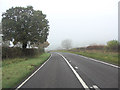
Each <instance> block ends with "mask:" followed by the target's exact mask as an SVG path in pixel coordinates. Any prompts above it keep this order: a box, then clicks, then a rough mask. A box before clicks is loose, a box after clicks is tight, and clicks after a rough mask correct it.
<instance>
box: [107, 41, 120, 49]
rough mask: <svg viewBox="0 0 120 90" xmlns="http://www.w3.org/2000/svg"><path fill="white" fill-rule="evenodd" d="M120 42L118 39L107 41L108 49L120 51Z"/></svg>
mask: <svg viewBox="0 0 120 90" xmlns="http://www.w3.org/2000/svg"><path fill="white" fill-rule="evenodd" d="M119 45H120V44H119V42H118V41H117V40H111V41H108V42H107V46H106V49H107V50H110V51H118V46H119Z"/></svg>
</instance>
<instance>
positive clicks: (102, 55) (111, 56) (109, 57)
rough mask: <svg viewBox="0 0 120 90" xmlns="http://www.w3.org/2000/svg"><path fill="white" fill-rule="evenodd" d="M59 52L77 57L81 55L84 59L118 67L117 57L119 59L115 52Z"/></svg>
mask: <svg viewBox="0 0 120 90" xmlns="http://www.w3.org/2000/svg"><path fill="white" fill-rule="evenodd" d="M61 52H69V53H74V54H78V55H83V56H86V57H90V58H94V59H97V60H101V61H104V62H107V63H111V64H115V65H118V57H120V56H119V55H118V53H117V52H104V51H97V50H86V51H79V52H75V51H65V50H62V51H61Z"/></svg>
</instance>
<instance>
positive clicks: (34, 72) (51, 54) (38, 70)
mask: <svg viewBox="0 0 120 90" xmlns="http://www.w3.org/2000/svg"><path fill="white" fill-rule="evenodd" d="M51 57H52V54H51V56H50V57H49V59H48V60H47V61H45V62H44V63H43V64H42V65H41V66H40V67H39V68H38V69H37V70H36V71H35V72H34V73H33V74H32V75H30V76H29V77H28V78H27V79H26V80H25V81H23V82H22V84H20V85H19V86H18V87H17V88H16V89H15V90H18V89H19V88H21V87H22V86H23V85H24V84H25V83H26V82H27V81H28V80H29V79H30V78H31V77H32V76H33V75H35V74H36V73H37V72H38V71H39V70H40V69H41V68H42V67H43V66H44V65H45V64H46V63H47V62H48V61H49V60H50V58H51Z"/></svg>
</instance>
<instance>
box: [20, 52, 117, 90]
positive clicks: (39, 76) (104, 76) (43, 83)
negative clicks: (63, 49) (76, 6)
mask: <svg viewBox="0 0 120 90" xmlns="http://www.w3.org/2000/svg"><path fill="white" fill-rule="evenodd" d="M86 87H87V89H86ZM18 88H83V90H84V89H85V90H90V89H91V88H95V90H102V89H103V88H114V89H111V90H115V88H118V68H116V67H113V66H111V65H107V64H103V63H100V62H96V61H94V60H91V59H89V58H85V57H83V56H80V55H76V54H71V53H56V52H52V53H51V57H50V58H49V60H48V61H47V62H46V63H45V64H44V65H43V66H42V67H40V68H39V70H38V71H36V73H34V75H32V76H31V77H29V79H28V80H26V81H24V82H23V83H22V84H21V85H20V86H19V87H18Z"/></svg>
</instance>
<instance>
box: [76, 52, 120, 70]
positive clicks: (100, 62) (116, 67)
mask: <svg viewBox="0 0 120 90" xmlns="http://www.w3.org/2000/svg"><path fill="white" fill-rule="evenodd" d="M76 55H78V54H76ZM79 56H81V57H83V58H86V59H90V60H92V61H95V62H99V63H102V64H105V65H109V66H112V67H114V68H120V67H119V66H116V65H113V64H110V63H107V62H104V61H101V60H97V59H94V58H90V57H86V56H83V55H79Z"/></svg>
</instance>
